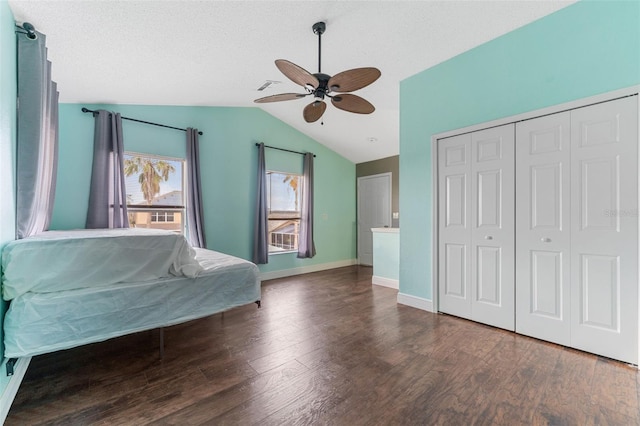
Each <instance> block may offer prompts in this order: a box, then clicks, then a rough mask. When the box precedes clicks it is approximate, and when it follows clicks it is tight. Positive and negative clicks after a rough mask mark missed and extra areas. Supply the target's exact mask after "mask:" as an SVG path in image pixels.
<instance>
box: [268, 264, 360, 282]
mask: <svg viewBox="0 0 640 426" xmlns="http://www.w3.org/2000/svg"><path fill="white" fill-rule="evenodd" d="M357 264H358V263H357V261H356V259H349V260H339V261H337V262H330V263H321V264H318V265H309V266H302V267H300V268H291V269H281V270H279V271H271V272H262V273H261V274H260V279H261V280H262V281H266V280H275V279H276V278H284V277H292V276H294V275H301V274H308V273H310V272H318V271H326V270H327V269H335V268H342V267H345V266H352V265H357Z"/></svg>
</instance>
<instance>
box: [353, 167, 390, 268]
mask: <svg viewBox="0 0 640 426" xmlns="http://www.w3.org/2000/svg"><path fill="white" fill-rule="evenodd" d="M385 226H386V227H391V173H381V174H377V175H372V176H365V177H360V178H358V262H359V263H360V264H361V265H369V266H371V265H373V233H372V232H371V228H383V227H385Z"/></svg>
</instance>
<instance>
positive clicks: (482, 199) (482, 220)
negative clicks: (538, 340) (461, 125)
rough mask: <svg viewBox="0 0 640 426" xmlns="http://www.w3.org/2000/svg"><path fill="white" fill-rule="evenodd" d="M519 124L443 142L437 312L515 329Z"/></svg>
mask: <svg viewBox="0 0 640 426" xmlns="http://www.w3.org/2000/svg"><path fill="white" fill-rule="evenodd" d="M514 136H515V135H514V126H513V125H512V124H510V125H506V126H500V127H496V128H492V129H487V130H482V131H477V132H473V133H469V134H464V135H459V136H454V137H451V138H446V139H442V140H440V141H438V184H439V188H438V197H439V200H438V206H439V211H438V214H439V220H438V224H439V230H438V231H439V256H438V259H439V265H438V271H439V286H438V291H439V293H438V295H439V309H440V311H442V312H446V313H450V314H452V315H457V316H460V317H463V318H469V319H472V320H474V321H478V322H482V323H485V324H489V325H493V326H496V327H501V328H505V329H508V330H513V329H514V327H515V306H514V286H515V283H514V256H515V254H514V249H515V248H514V215H513V209H514V190H515V189H514V180H515V179H514Z"/></svg>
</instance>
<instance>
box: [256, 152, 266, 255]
mask: <svg viewBox="0 0 640 426" xmlns="http://www.w3.org/2000/svg"><path fill="white" fill-rule="evenodd" d="M267 214H268V212H267V169H266V167H265V162H264V144H263V143H261V144H260V145H258V190H257V191H256V215H255V226H254V228H253V263H257V264H265V263H269V244H268V238H269V221H268V219H267Z"/></svg>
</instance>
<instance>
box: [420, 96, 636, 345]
mask: <svg viewBox="0 0 640 426" xmlns="http://www.w3.org/2000/svg"><path fill="white" fill-rule="evenodd" d="M638 93H640V85H635V86H631V87H626V88H624V89H619V90H614V91H611V92H607V93H603V94H599V95H595V96H590V97H587V98H582V99H578V100H575V101H571V102H567V103H563V104H559V105H553V106H550V107H546V108H542V109H538V110H535V111H530V112H526V113H522V114H517V115H513V116H509V117H504V118H500V119H497V120H492V121H488V122H485V123H480V124H474V125H472V126H468V127H463V128H460V129H454V130H449V131H446V132H442V133H438V134H435V135H433V136H432V137H431V178H432V179H431V183H432V184H431V191H432V197H431V200H432V202H431V217H432V221H431V235H432V239H431V253H432V258H431V265H432V266H431V298H432V300H431V301H432V310H433V312H438V310H439V303H438V302H439V301H438V140H439V139H443V138H447V137H451V136H456V135H461V134H464V133H471V132H475V131H478V130H483V129H488V128H491V127H497V126H502V125H505V124H510V123H517V122H519V121H524V120H530V119H532V118H537V117H541V116H543V115H549V114H555V113H558V112H563V111H568V110H572V109H575V108H580V107H585V106H588V105H593V104H597V103H601V102H608V101H612V100H614V99H619V98H624V97H627V96H633V95H638ZM639 122H640V120H639ZM638 127H639V128H640V124H639V126H638ZM639 164H640V150H639ZM638 191H639V193H640V173H639V179H638ZM638 246H639V248H640V236H639V238H638ZM639 253H640V250H639ZM638 262H639V264H640V255H639V256H638ZM639 294H640V292H639ZM638 302H639V305H638V306H640V296H639V301H638ZM638 322H639V329H640V316H639V321H638ZM638 346H639V353H640V343H639V345H638Z"/></svg>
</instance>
